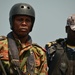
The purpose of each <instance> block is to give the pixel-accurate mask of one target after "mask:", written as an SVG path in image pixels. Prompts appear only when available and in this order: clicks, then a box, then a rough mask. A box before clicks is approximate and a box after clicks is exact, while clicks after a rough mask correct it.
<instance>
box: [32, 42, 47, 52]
mask: <svg viewBox="0 0 75 75" xmlns="http://www.w3.org/2000/svg"><path fill="white" fill-rule="evenodd" d="M32 45H33V47H34V48H36V49H37V50H39V51H41V52H46V50H45V49H44V48H43V47H42V46H40V45H38V44H37V43H33V44H32Z"/></svg>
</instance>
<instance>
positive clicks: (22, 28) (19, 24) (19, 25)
mask: <svg viewBox="0 0 75 75" xmlns="http://www.w3.org/2000/svg"><path fill="white" fill-rule="evenodd" d="M13 22H14V23H13V30H14V32H15V33H16V34H17V35H19V36H26V35H28V34H29V32H30V29H31V26H32V21H31V17H29V16H21V15H20V16H19V15H18V16H15V17H14V21H13Z"/></svg>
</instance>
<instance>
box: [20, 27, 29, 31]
mask: <svg viewBox="0 0 75 75" xmlns="http://www.w3.org/2000/svg"><path fill="white" fill-rule="evenodd" d="M27 30H28V29H27V28H20V31H22V32H26V31H27Z"/></svg>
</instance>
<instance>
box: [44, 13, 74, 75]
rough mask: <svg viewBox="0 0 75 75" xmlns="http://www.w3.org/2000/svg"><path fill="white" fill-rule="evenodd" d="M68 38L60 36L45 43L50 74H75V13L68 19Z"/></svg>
mask: <svg viewBox="0 0 75 75" xmlns="http://www.w3.org/2000/svg"><path fill="white" fill-rule="evenodd" d="M65 30H66V33H67V38H59V39H56V40H55V41H52V42H49V43H47V44H46V45H45V48H46V50H47V52H46V53H47V60H48V66H49V71H48V74H49V75H75V14H72V15H71V16H69V17H68V19H67V25H66V27H65Z"/></svg>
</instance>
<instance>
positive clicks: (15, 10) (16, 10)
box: [9, 3, 35, 30]
mask: <svg viewBox="0 0 75 75" xmlns="http://www.w3.org/2000/svg"><path fill="white" fill-rule="evenodd" d="M15 15H28V16H30V17H31V18H32V28H33V24H34V21H35V11H34V9H33V7H32V6H31V5H29V4H26V3H17V4H15V5H13V6H12V8H11V10H10V13H9V22H10V25H11V29H12V28H13V17H14V16H15ZM32 28H31V30H32Z"/></svg>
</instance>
